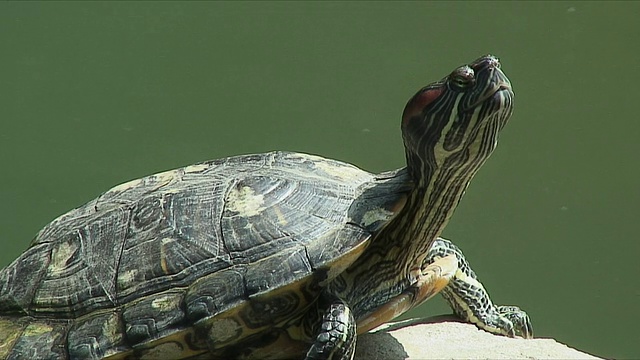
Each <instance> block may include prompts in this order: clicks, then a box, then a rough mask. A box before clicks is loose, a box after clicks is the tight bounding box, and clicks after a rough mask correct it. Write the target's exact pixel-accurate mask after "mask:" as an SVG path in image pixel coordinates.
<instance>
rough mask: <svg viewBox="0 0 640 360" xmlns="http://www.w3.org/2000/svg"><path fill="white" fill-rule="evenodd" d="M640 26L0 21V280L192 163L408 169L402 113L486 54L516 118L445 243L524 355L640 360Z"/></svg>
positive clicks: (612, 8)
mask: <svg viewBox="0 0 640 360" xmlns="http://www.w3.org/2000/svg"><path fill="white" fill-rule="evenodd" d="M639 14H640V3H638V2H621V3H615V2H606V3H604V2H603V3H597V2H544V3H543V2H522V3H518V2H484V3H482V2H446V3H434V2H409V3H397V2H394V3H384V2H373V3H364V2H353V3H337V2H330V3H307V2H303V3H292V2H283V3H263V2H260V3H206V2H176V3H171V2H163V3H149V2H140V3H124V2H114V3H98V2H86V3H80V2H66V3H65V2H56V3H38V2H27V3H18V2H4V3H2V4H0V48H1V49H2V50H1V52H2V56H0V69H1V71H2V73H1V74H0V75H1V76H0V82H1V84H2V85H1V86H0V92H1V93H0V95H1V96H0V124H1V126H0V129H1V130H0V166H1V167H2V176H1V177H0V185H1V186H0V199H1V201H0V215H1V216H0V228H1V229H2V240H1V241H2V242H1V244H2V249H3V251H2V255H1V257H0V266H4V265H6V264H8V263H9V262H10V261H11V260H12V259H14V258H15V257H16V256H17V255H18V254H19V253H20V252H21V251H23V250H24V249H25V248H26V247H27V245H28V243H29V241H30V240H31V239H32V238H33V236H34V234H35V233H36V232H37V231H38V230H39V229H40V228H41V227H42V226H44V225H45V224H46V223H48V222H49V221H50V220H52V219H53V218H55V217H56V216H58V215H59V214H61V213H64V212H65V211H67V210H69V209H71V208H73V207H75V206H77V205H80V204H82V203H84V202H85V201H87V200H90V199H92V198H94V197H95V196H97V195H99V194H100V193H101V192H102V191H104V190H106V189H108V188H109V187H111V186H113V185H115V184H118V183H121V182H124V181H126V180H129V179H132V178H137V177H141V176H144V175H147V174H151V173H154V172H157V171H161V170H165V169H170V168H175V167H179V166H183V165H187V164H191V163H194V162H198V161H201V160H205V159H211V158H217V157H224V156H228V155H233V154H240V153H252V152H264V151H268V150H273V149H284V150H297V151H304V152H309V153H315V154H321V155H324V156H327V157H332V158H337V159H341V160H345V161H349V162H352V163H354V164H357V165H358V166H360V167H362V168H365V169H368V170H370V171H381V170H385V169H392V168H397V167H400V166H402V165H403V160H404V155H403V149H402V142H401V139H400V132H399V121H400V114H401V112H402V108H403V106H404V104H405V102H406V100H407V99H408V98H409V97H410V96H411V95H412V94H413V93H414V92H415V91H416V90H417V89H418V88H420V87H421V86H423V85H425V84H426V83H428V82H431V81H433V80H437V79H440V78H441V77H443V76H444V75H446V74H447V73H448V72H449V71H451V70H452V69H453V68H454V67H456V66H457V65H459V64H462V63H465V62H468V61H470V60H473V59H474V58H476V57H478V56H479V55H482V54H485V53H492V54H495V55H497V56H499V57H500V58H501V60H502V64H503V69H504V71H505V72H506V73H507V75H508V76H509V77H510V78H511V80H512V82H513V85H514V89H515V92H516V99H515V100H516V101H515V114H514V116H513V118H512V120H511V123H510V124H509V125H508V127H507V128H506V129H505V131H504V132H503V134H502V138H501V141H500V145H499V147H498V149H497V151H496V153H495V154H494V156H493V157H492V159H490V161H489V162H488V163H487V165H486V166H485V167H484V168H483V169H482V171H481V172H480V173H479V175H478V176H477V177H476V179H475V180H474V182H473V184H472V185H471V187H470V188H469V191H468V192H467V196H466V197H465V199H464V200H463V202H462V203H461V205H460V207H459V209H458V211H457V213H456V215H455V217H454V220H453V221H452V222H451V223H450V226H449V227H448V228H447V230H446V233H445V235H446V236H448V237H450V238H452V239H455V240H456V242H457V243H458V244H459V245H460V246H461V247H462V248H463V249H464V251H465V253H466V254H467V256H468V257H469V259H470V260H471V262H472V264H473V265H474V267H475V269H476V270H477V272H478V273H479V275H480V276H481V279H482V280H483V281H484V282H485V285H486V286H487V287H488V288H489V290H490V292H491V293H492V295H493V297H494V299H495V300H496V301H497V302H500V303H513V304H518V305H520V306H522V307H523V308H525V309H526V310H527V311H528V312H529V313H530V314H531V317H532V319H533V322H534V328H535V330H536V335H537V336H541V337H554V338H556V339H558V340H559V341H562V342H566V343H568V344H570V345H572V346H574V347H577V348H579V349H582V350H584V351H587V352H590V353H593V354H596V355H600V356H605V357H616V358H638V357H640V345H639V344H640V331H638V324H637V323H638V321H639V320H640V290H639V289H640V287H639V286H638V285H639V284H640V282H639V281H638V276H639V275H640V266H639V265H638V260H637V259H638V254H640V245H639V243H640V242H638V241H637V238H638V230H639V229H638V220H637V217H638V214H640V190H639V187H638V177H639V175H640V166H639V163H638V160H637V157H638V152H639V151H640V145H639V141H638V135H640V125H639V124H640V123H639V122H638V120H637V119H638V115H637V114H638V110H637V106H636V105H637V102H638V95H639V93H640V90H638V89H639V87H638V84H639V83H640V65H638V64H639V63H638V55H639V54H638V52H639V51H640V47H639V46H638V39H639V38H640V25H638V20H637V18H638V15H639ZM444 311H446V308H445V307H444V305H443V302H442V301H439V300H437V301H432V302H430V303H428V304H426V305H424V306H423V307H421V308H419V309H418V310H416V311H415V312H414V313H413V315H421V316H426V315H434V314H439V313H442V312H444Z"/></svg>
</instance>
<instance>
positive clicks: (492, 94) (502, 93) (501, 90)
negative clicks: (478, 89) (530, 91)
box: [463, 82, 513, 112]
mask: <svg viewBox="0 0 640 360" xmlns="http://www.w3.org/2000/svg"><path fill="white" fill-rule="evenodd" d="M511 96H513V90H511V86H510V85H509V84H508V83H505V82H500V83H498V84H496V85H495V86H493V87H492V88H491V89H490V90H487V91H486V92H485V93H484V94H483V95H482V96H480V97H479V98H478V99H477V100H476V101H474V102H473V103H471V104H469V105H467V106H465V108H464V109H463V111H464V112H469V111H471V112H473V111H474V110H475V108H476V107H478V106H480V105H481V104H483V103H485V102H486V101H495V102H498V103H499V102H500V101H502V99H504V98H505V97H511Z"/></svg>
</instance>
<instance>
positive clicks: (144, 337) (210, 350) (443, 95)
mask: <svg viewBox="0 0 640 360" xmlns="http://www.w3.org/2000/svg"><path fill="white" fill-rule="evenodd" d="M512 105H513V92H512V91H511V85H510V83H509V80H508V79H507V77H506V76H505V75H504V74H503V72H502V71H501V70H500V64H499V62H498V60H497V59H496V58H495V57H492V56H484V57H482V58H480V59H478V60H476V61H474V62H472V63H471V64H469V65H465V66H461V67H459V68H457V69H455V70H454V71H453V72H452V73H451V74H449V75H448V76H446V77H445V78H444V79H442V80H441V81H438V82H435V83H433V84H431V85H428V86H426V87H425V88H423V89H421V90H420V91H419V92H418V93H417V94H416V95H415V96H413V97H412V98H411V99H410V100H409V102H408V104H407V106H406V108H405V110H404V113H403V116H402V135H403V138H404V144H405V148H406V159H407V167H406V168H402V169H399V170H396V171H390V172H385V173H381V174H371V173H368V172H366V171H363V170H360V169H359V168H357V167H355V166H353V165H350V164H347V163H343V162H339V161H335V160H329V159H324V158H321V157H317V156H312V155H306V154H300V153H290V152H270V153H266V154H258V155H245V156H236V157H230V158H226V159H220V160H213V161H209V162H204V163H201V164H197V165H192V166H188V167H185V168H181V169H178V170H173V171H168V172H164V173H160V174H156V175H152V176H148V177H145V178H142V179H139V180H134V181H131V182H128V183H126V184H123V185H120V186H116V187H114V188H113V189H111V190H109V191H107V192H105V193H104V194H102V195H101V196H99V197H98V198H96V199H95V200H92V201H90V202H89V203H87V204H85V205H84V206H81V207H79V208H77V209H75V210H72V211H70V212H68V213H66V214H64V215H62V216H60V217H59V218H57V219H56V220H54V221H53V222H52V223H50V224H49V225H47V226H45V227H44V229H42V230H41V231H40V233H39V234H38V235H37V236H36V238H35V240H34V241H33V242H32V244H31V246H30V247H29V249H27V250H26V251H25V252H24V253H23V254H22V255H21V256H20V257H19V258H18V259H17V260H16V261H14V262H13V263H12V264H10V265H9V266H8V267H7V268H5V269H4V270H2V272H1V273H0V358H9V359H36V358H38V359H51V358H57V359H59V358H71V359H102V358H108V359H130V358H171V359H178V358H209V359H210V358H221V359H230V358H304V357H305V356H306V359H329V358H331V359H350V358H352V356H353V353H354V349H355V341H356V334H357V333H362V332H364V331H367V330H369V329H371V328H372V327H374V326H377V325H379V324H381V323H383V322H385V321H387V320H388V319H391V318H393V317H395V316H397V315H399V314H401V313H402V312H404V311H406V310H408V309H409V308H412V307H414V306H416V305H418V304H420V303H421V302H423V301H424V300H426V299H427V298H429V297H430V296H432V295H433V294H435V293H437V292H438V291H440V290H443V293H444V295H445V298H446V299H447V300H448V301H449V303H450V304H451V306H452V308H453V309H454V311H455V312H456V313H457V314H458V315H459V316H460V317H462V318H463V319H466V320H468V321H470V322H473V323H475V324H477V325H478V326H479V327H481V328H483V329H486V330H488V331H491V332H494V333H499V334H504V335H508V336H518V335H519V336H523V337H531V325H530V322H529V318H528V317H527V315H526V314H525V313H524V312H523V311H521V310H520V309H519V308H517V307H501V306H495V305H493V303H492V302H491V301H490V300H489V297H488V295H487V293H486V291H485V290H484V288H483V287H482V285H481V284H480V282H479V281H478V280H477V278H476V276H475V274H474V273H473V271H472V270H471V269H470V268H469V265H468V264H467V262H466V260H465V259H464V257H463V256H462V253H461V252H460V250H459V249H458V248H456V247H455V246H454V245H453V244H452V243H451V242H449V241H447V240H444V239H441V238H439V235H440V233H441V231H442V229H443V228H444V226H445V225H446V224H447V221H448V220H449V218H450V217H451V215H452V213H453V211H454V209H455V207H456V205H457V204H458V201H459V200H460V198H461V197H462V195H463V193H464V191H465V189H466V187H467V185H468V184H469V181H470V180H471V178H472V177H473V176H474V175H475V173H476V172H477V171H478V169H479V168H480V166H481V165H482V164H483V163H484V162H485V160H486V159H487V158H488V157H489V155H490V154H491V153H492V152H493V150H494V148H495V146H496V142H497V139H498V133H499V132H500V130H501V129H502V127H503V126H504V125H505V123H506V122H507V120H508V119H509V117H510V116H511V111H512Z"/></svg>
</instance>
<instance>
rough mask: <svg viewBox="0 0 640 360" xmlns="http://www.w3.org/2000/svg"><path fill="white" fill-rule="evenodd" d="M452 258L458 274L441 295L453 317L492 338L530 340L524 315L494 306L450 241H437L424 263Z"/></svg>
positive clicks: (531, 330) (528, 321)
mask: <svg viewBox="0 0 640 360" xmlns="http://www.w3.org/2000/svg"><path fill="white" fill-rule="evenodd" d="M452 254H453V255H455V256H456V258H457V259H458V271H457V272H456V274H455V275H454V276H453V278H452V279H451V281H450V282H449V284H448V285H447V286H446V287H445V288H444V289H443V290H442V291H441V292H440V293H441V294H442V296H443V297H444V298H445V300H446V301H447V302H448V303H449V305H450V306H451V308H452V309H453V311H454V312H455V313H456V315H458V316H459V317H460V318H462V319H464V320H465V321H468V322H470V323H473V324H475V325H477V326H478V327H480V328H481V329H484V330H486V331H488V332H491V333H494V334H501V335H506V336H510V337H516V336H521V337H523V338H526V339H529V338H532V337H533V328H532V326H531V320H530V319H529V316H528V315H527V313H526V312H524V311H523V310H521V309H520V308H519V307H517V306H496V305H494V304H493V302H492V301H491V299H490V298H489V294H488V293H487V291H486V290H485V289H484V286H482V284H481V283H480V281H479V280H478V277H477V276H476V274H475V273H474V272H473V270H472V269H471V267H470V266H469V263H468V262H467V260H466V259H465V257H464V255H463V254H462V251H461V250H460V249H459V248H458V247H457V246H455V245H454V244H453V243H451V241H449V240H446V239H443V238H438V239H436V241H435V242H434V243H433V246H432V247H431V249H430V250H429V253H428V254H427V258H426V260H425V261H426V262H427V263H432V262H436V261H438V259H441V258H444V257H446V256H449V255H452Z"/></svg>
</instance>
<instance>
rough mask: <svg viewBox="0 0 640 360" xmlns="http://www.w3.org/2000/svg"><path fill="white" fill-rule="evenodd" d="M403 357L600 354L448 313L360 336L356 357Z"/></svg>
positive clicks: (380, 359)
mask: <svg viewBox="0 0 640 360" xmlns="http://www.w3.org/2000/svg"><path fill="white" fill-rule="evenodd" d="M534 331H535V329H534ZM401 359H414V360H417V359H600V358H597V357H594V356H593V355H589V354H587V353H583V352H580V351H578V350H576V349H573V348H570V347H568V346H567V345H564V344H561V343H559V342H557V341H555V340H554V339H520V338H518V339H512V338H508V337H504V336H497V335H492V334H489V333H488V332H486V331H482V330H479V329H478V328H477V327H475V326H474V325H471V324H466V323H462V322H459V320H457V319H455V318H453V317H448V316H447V317H436V318H430V319H420V320H416V319H412V320H407V321H401V322H395V323H390V324H385V325H383V326H381V327H378V328H377V329H374V330H372V331H371V332H370V333H368V334H364V335H361V336H358V345H357V350H356V360H401Z"/></svg>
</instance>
